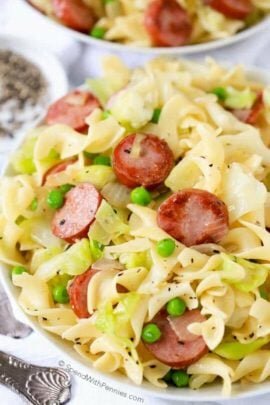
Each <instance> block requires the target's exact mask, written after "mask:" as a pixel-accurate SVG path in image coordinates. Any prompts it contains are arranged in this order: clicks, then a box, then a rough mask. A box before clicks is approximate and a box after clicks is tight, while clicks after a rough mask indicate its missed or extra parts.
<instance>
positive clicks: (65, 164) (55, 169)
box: [42, 158, 77, 185]
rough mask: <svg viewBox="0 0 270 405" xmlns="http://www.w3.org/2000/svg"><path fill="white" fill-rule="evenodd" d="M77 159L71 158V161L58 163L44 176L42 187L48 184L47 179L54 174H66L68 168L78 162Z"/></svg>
mask: <svg viewBox="0 0 270 405" xmlns="http://www.w3.org/2000/svg"><path fill="white" fill-rule="evenodd" d="M76 160H77V159H76V158H71V159H67V160H64V161H63V162H60V163H58V164H57V165H55V166H53V167H51V168H50V169H49V170H47V172H46V173H45V174H44V176H43V181H42V185H43V184H45V183H46V180H47V177H48V176H51V175H52V174H57V173H61V172H64V171H65V170H66V168H67V167H68V166H70V165H72V164H73V163H75V162H76Z"/></svg>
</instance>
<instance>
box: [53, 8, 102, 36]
mask: <svg viewBox="0 0 270 405" xmlns="http://www.w3.org/2000/svg"><path fill="white" fill-rule="evenodd" d="M52 6H53V10H54V13H55V15H56V17H57V18H58V19H59V20H60V21H61V23H62V24H64V25H66V26H67V27H69V28H73V29H74V30H76V31H80V32H87V33H88V32H89V31H90V30H91V28H92V27H93V25H94V24H95V21H96V18H95V15H94V12H93V10H92V9H91V8H90V7H89V6H87V5H86V4H84V2H83V1H82V0H52Z"/></svg>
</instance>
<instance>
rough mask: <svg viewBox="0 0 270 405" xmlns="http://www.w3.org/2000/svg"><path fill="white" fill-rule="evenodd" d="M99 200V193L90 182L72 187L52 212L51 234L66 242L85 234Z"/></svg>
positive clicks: (71, 241) (74, 240)
mask: <svg viewBox="0 0 270 405" xmlns="http://www.w3.org/2000/svg"><path fill="white" fill-rule="evenodd" d="M101 200H102V197H101V195H100V193H99V192H98V191H97V189H96V188H95V187H94V186H93V185H92V184H90V183H81V184H79V185H77V186H76V187H74V188H72V189H71V190H70V191H69V192H68V193H67V194H66V198H65V203H64V205H63V207H62V208H60V209H59V210H58V211H57V212H56V213H55V214H54V217H53V220H52V232H53V234H54V235H55V236H57V237H58V238H61V239H64V240H65V241H66V242H68V243H74V242H76V240H78V239H81V238H84V237H85V236H87V233H88V230H89V227H90V225H91V223H92V222H93V221H94V219H95V215H96V212H97V210H98V207H99V205H100V203H101Z"/></svg>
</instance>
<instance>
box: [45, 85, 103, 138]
mask: <svg viewBox="0 0 270 405" xmlns="http://www.w3.org/2000/svg"><path fill="white" fill-rule="evenodd" d="M98 107H100V103H99V101H98V99H97V98H96V97H95V96H93V94H92V93H90V92H88V91H81V90H73V91H71V92H70V93H68V94H67V95H65V96H64V97H62V98H60V99H59V100H57V101H56V102H55V103H53V104H52V105H51V106H50V107H49V109H48V112H47V115H46V117H45V122H46V124H48V125H53V124H66V125H68V126H70V127H72V128H73V129H75V130H76V131H79V132H84V131H86V130H87V128H88V126H87V124H86V122H85V119H86V118H87V117H88V115H90V114H91V113H92V112H93V111H94V109H95V108H98Z"/></svg>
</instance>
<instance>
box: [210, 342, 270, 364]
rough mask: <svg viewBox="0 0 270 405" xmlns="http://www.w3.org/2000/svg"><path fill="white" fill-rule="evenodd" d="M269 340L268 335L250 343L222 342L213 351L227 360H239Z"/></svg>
mask: <svg viewBox="0 0 270 405" xmlns="http://www.w3.org/2000/svg"><path fill="white" fill-rule="evenodd" d="M269 342H270V337H264V338H259V339H257V340H254V341H253V342H251V343H245V344H244V343H240V342H224V343H221V344H220V345H219V346H218V347H217V348H216V349H215V350H214V353H216V354H218V355H219V356H221V357H224V358H225V359H227V360H241V359H243V358H244V357H246V356H247V355H249V354H251V353H254V352H256V350H259V349H260V348H261V347H263V346H265V345H266V344H267V343H269Z"/></svg>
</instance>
